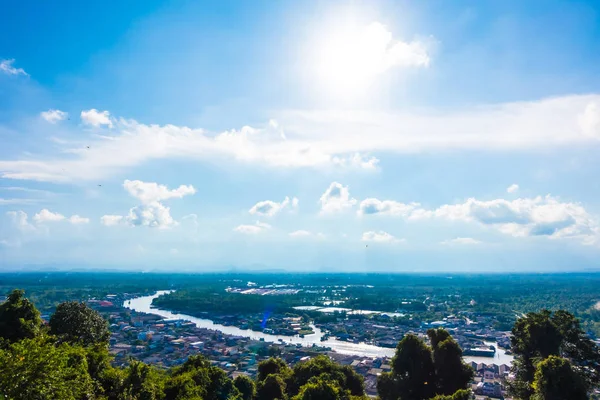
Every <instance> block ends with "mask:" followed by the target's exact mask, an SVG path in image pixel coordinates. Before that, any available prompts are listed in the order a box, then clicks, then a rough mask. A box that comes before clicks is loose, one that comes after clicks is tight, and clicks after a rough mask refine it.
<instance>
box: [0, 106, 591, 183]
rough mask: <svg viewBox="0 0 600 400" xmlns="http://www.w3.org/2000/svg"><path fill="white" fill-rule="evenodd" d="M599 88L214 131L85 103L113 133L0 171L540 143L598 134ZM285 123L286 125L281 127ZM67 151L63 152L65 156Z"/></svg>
mask: <svg viewBox="0 0 600 400" xmlns="http://www.w3.org/2000/svg"><path fill="white" fill-rule="evenodd" d="M598 104H600V96H599V95H585V96H565V97H556V98H550V99H543V100H538V101H531V102H518V103H505V104H498V105H489V106H484V107H481V106H479V107H471V108H464V109H459V110H452V111H443V112H440V111H432V110H430V111H412V112H410V111H400V112H396V113H382V112H368V111H362V112H361V111H353V112H351V113H350V112H344V111H281V112H279V113H277V114H278V116H279V117H278V121H277V123H276V124H274V123H268V124H266V125H265V126H263V127H259V128H253V127H249V126H244V127H242V128H241V129H239V130H235V129H234V130H229V131H225V132H221V133H216V134H215V133H211V132H207V131H205V130H203V129H191V128H188V127H180V126H175V125H164V126H159V125H146V124H142V123H139V122H137V121H133V120H125V119H113V118H111V117H110V114H109V113H108V111H103V112H99V111H97V110H96V109H91V110H88V111H83V112H82V120H83V121H84V122H85V123H86V124H90V125H92V126H102V125H107V126H112V127H113V128H114V129H113V130H112V131H111V135H110V136H99V135H98V136H94V137H91V138H89V139H90V140H89V143H90V149H89V150H88V151H81V144H80V142H71V141H69V140H62V141H61V145H62V146H63V148H62V149H61V153H60V154H48V155H46V156H45V157H38V158H33V159H31V158H28V159H22V160H19V159H16V160H0V176H2V177H4V178H12V179H31V180H40V181H53V182H67V181H73V180H91V179H99V178H102V177H107V176H110V175H112V174H114V173H116V172H118V171H120V170H122V169H125V168H127V167H132V166H135V165H139V164H141V163H144V162H146V161H149V160H153V159H160V158H189V159H200V160H205V161H217V160H220V159H223V158H225V159H229V160H231V159H233V160H236V161H238V162H241V163H253V164H257V165H261V166H267V167H287V168H291V167H293V168H298V167H327V166H329V167H341V168H362V169H374V168H375V166H377V165H378V160H377V158H375V157H374V156H371V155H369V154H372V153H375V152H385V153H390V152H391V153H407V152H420V151H448V150H489V151H512V150H538V149H540V148H547V147H561V148H562V147H564V146H576V145H582V144H586V143H598V140H599V139H600V107H598ZM283 128H285V135H284V134H282V129H283ZM65 154H69V155H70V156H69V157H65V156H64V155H65Z"/></svg>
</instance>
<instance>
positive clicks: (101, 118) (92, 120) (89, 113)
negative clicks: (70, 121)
mask: <svg viewBox="0 0 600 400" xmlns="http://www.w3.org/2000/svg"><path fill="white" fill-rule="evenodd" d="M81 120H82V121H83V123H84V124H86V125H91V126H95V127H99V126H101V125H106V126H108V127H111V128H112V126H113V123H112V121H111V119H110V113H109V112H108V111H98V110H96V109H95V108H92V109H90V110H84V111H82V112H81Z"/></svg>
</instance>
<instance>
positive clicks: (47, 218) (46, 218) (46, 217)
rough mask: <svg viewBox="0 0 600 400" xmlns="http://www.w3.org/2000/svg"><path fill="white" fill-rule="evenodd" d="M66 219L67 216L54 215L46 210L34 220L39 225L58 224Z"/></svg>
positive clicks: (36, 215)
mask: <svg viewBox="0 0 600 400" xmlns="http://www.w3.org/2000/svg"><path fill="white" fill-rule="evenodd" d="M64 219H65V216H64V215H62V214H59V213H53V212H52V211H50V210H48V209H47V208H44V209H43V210H41V211H40V212H39V213H37V214H35V215H34V216H33V220H34V221H35V222H37V223H44V222H58V221H62V220H64Z"/></svg>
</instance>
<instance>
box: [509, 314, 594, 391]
mask: <svg viewBox="0 0 600 400" xmlns="http://www.w3.org/2000/svg"><path fill="white" fill-rule="evenodd" d="M512 332H513V337H512V338H511V344H512V348H513V352H514V353H515V359H514V362H513V369H514V371H515V379H514V380H513V381H512V382H511V384H510V386H509V389H510V392H511V393H512V394H513V395H514V396H515V397H517V398H520V399H526V400H527V399H530V398H531V396H532V395H533V394H534V387H533V382H534V379H535V374H536V365H538V363H539V362H540V361H542V360H544V359H546V358H548V357H550V356H559V357H565V358H567V359H568V360H569V361H570V362H571V365H572V368H573V370H574V371H575V372H576V373H577V374H578V375H579V376H580V377H581V379H583V380H584V381H585V382H586V385H587V386H588V387H594V386H597V385H598V382H600V349H599V348H598V346H596V345H595V344H594V343H593V342H592V341H591V340H590V339H589V338H588V337H587V336H586V335H585V333H584V332H583V330H582V329H581V326H580V323H579V320H577V318H575V316H574V315H573V314H571V313H569V312H566V311H562V310H561V311H556V312H554V313H552V312H551V311H548V310H543V311H541V312H539V313H528V314H527V315H525V317H523V318H519V319H518V320H517V322H516V323H515V326H514V328H513V330H512Z"/></svg>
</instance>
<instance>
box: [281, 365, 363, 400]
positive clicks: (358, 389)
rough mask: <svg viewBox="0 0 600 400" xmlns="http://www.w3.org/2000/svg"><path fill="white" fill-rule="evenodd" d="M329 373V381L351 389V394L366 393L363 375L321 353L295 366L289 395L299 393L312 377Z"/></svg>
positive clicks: (342, 387)
mask: <svg viewBox="0 0 600 400" xmlns="http://www.w3.org/2000/svg"><path fill="white" fill-rule="evenodd" d="M323 375H327V377H328V378H329V381H331V382H334V383H335V385H337V386H338V387H339V388H341V390H342V391H346V390H347V391H349V393H350V394H351V395H354V396H362V395H364V392H365V389H364V383H363V378H362V376H360V375H358V374H357V373H356V372H354V370H352V368H350V367H348V366H341V365H339V364H337V363H335V362H334V361H333V360H331V359H330V358H329V357H327V356H325V355H319V356H317V357H314V358H311V359H310V360H308V361H305V362H300V363H298V364H296V365H295V366H294V369H293V371H292V375H291V377H290V378H289V379H288V384H287V390H288V395H290V396H294V395H296V394H298V392H299V390H300V388H301V387H302V386H304V385H306V384H307V383H308V382H309V381H310V380H311V379H313V378H317V377H321V376H323Z"/></svg>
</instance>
